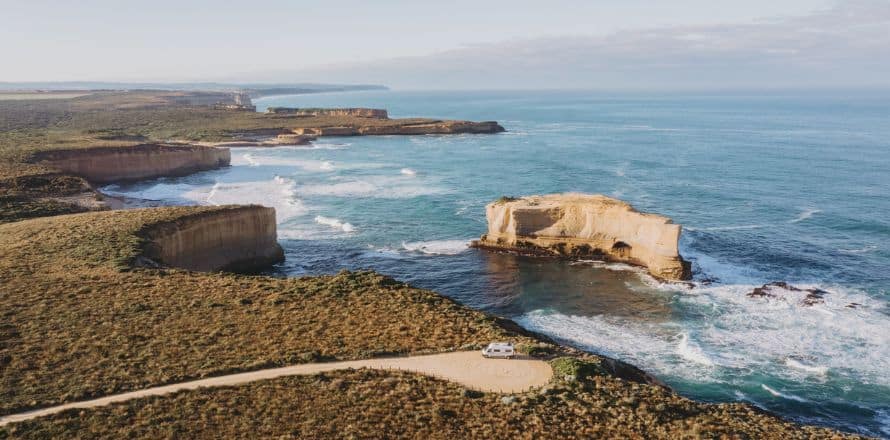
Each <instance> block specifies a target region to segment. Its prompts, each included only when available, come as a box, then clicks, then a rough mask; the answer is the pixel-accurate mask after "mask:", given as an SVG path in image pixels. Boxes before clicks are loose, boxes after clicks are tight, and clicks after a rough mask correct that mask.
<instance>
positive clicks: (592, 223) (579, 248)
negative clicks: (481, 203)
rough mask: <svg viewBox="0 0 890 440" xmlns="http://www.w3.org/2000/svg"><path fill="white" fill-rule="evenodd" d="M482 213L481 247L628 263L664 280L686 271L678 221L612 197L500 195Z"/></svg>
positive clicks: (683, 275)
mask: <svg viewBox="0 0 890 440" xmlns="http://www.w3.org/2000/svg"><path fill="white" fill-rule="evenodd" d="M485 215H486V217H487V219H488V233H486V234H485V235H483V236H482V239H481V240H479V241H478V242H476V245H477V246H479V247H482V248H494V249H503V250H511V251H516V252H519V253H524V254H532V255H555V256H563V257H572V258H598V259H603V260H606V261H615V262H623V263H630V264H634V265H639V266H643V267H646V268H648V269H649V272H650V273H651V274H652V275H654V276H656V277H659V278H662V279H667V280H684V279H689V277H690V275H691V274H690V265H689V263H687V262H686V261H684V260H683V258H682V257H681V256H680V253H679V250H678V247H677V246H678V241H679V239H680V230H681V228H680V225H676V224H673V223H671V220H670V219H669V218H667V217H663V216H660V215H656V214H647V213H641V212H637V211H636V210H634V209H633V207H631V206H630V205H629V204H627V203H625V202H622V201H620V200H617V199H613V198H609V197H606V196H602V195H587V194H551V195H545V196H529V197H523V198H520V199H502V200H499V201H496V202H493V203H490V204H488V206H486V208H485Z"/></svg>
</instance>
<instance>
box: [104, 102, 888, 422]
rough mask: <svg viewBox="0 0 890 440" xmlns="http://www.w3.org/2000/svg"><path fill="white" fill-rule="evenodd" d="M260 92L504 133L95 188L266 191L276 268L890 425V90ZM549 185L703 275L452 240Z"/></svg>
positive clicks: (262, 198)
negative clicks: (672, 280)
mask: <svg viewBox="0 0 890 440" xmlns="http://www.w3.org/2000/svg"><path fill="white" fill-rule="evenodd" d="M257 104H258V107H260V109H261V110H262V109H263V108H264V107H266V106H273V105H291V106H373V107H384V108H388V109H389V110H390V114H391V115H392V116H393V117H399V116H417V115H423V116H433V117H443V118H461V119H475V120H485V119H497V120H498V121H500V122H501V123H502V125H504V126H505V127H506V128H507V130H508V132H507V133H504V134H500V135H479V136H472V135H459V136H411V137H396V136H393V137H356V138H324V139H321V140H319V141H318V142H317V143H316V144H315V145H314V146H311V147H296V146H294V147H279V148H274V149H270V148H239V149H233V150H232V162H233V166H232V167H230V168H227V169H224V170H218V171H211V172H206V173H200V174H197V175H193V176H188V177H185V178H177V179H161V180H158V181H153V182H146V183H141V184H137V185H129V186H111V187H107V188H106V189H105V190H106V191H109V192H112V193H120V194H122V195H126V196H130V197H140V198H145V199H152V200H159V201H162V202H164V203H201V204H226V203H261V204H264V205H268V206H274V207H275V208H276V209H277V214H278V221H279V238H280V239H281V242H282V244H283V246H284V247H285V250H286V253H287V261H286V262H285V263H284V264H283V265H281V266H280V267H278V268H276V273H278V274H287V275H296V274H320V273H332V272H336V271H338V270H340V269H341V268H351V269H359V268H370V269H375V270H377V271H380V272H382V273H386V274H389V275H392V276H395V277H396V278H399V279H401V280H404V281H408V282H410V283H412V284H414V285H417V286H422V287H427V288H431V289H434V290H436V291H439V292H441V293H443V294H446V295H449V296H451V297H453V298H456V299H458V300H460V301H462V302H463V303H465V304H468V305H470V306H472V307H477V308H481V309H484V310H487V311H490V312H492V313H496V314H499V315H503V316H507V317H510V318H512V319H515V320H516V321H517V322H519V323H520V324H522V325H523V326H525V327H528V328H530V329H534V330H537V331H541V332H543V333H546V334H548V335H551V336H553V337H556V338H558V339H560V340H563V341H565V342H567V343H570V344H573V345H576V346H579V347H582V348H585V349H588V350H591V351H595V352H600V353H605V354H608V355H611V356H615V357H618V358H621V359H624V360H627V361H629V362H632V363H634V364H636V365H638V366H640V367H642V368H644V369H646V370H648V371H650V372H652V373H654V374H656V375H657V376H658V377H660V378H661V379H663V380H664V381H665V382H667V383H668V384H670V385H671V386H673V387H674V388H675V389H677V390H678V391H679V392H681V393H683V394H685V395H688V396H691V397H694V398H698V399H704V400H713V401H733V400H743V401H747V402H751V403H754V404H756V405H759V406H762V407H764V408H767V409H769V410H772V411H775V412H777V413H780V414H784V415H786V416H789V417H793V418H795V419H797V420H800V421H804V422H808V423H819V424H826V425H830V426H835V427H839V428H842V429H846V430H854V431H858V432H862V433H866V434H870V435H875V436H890V373H888V371H890V308H888V292H890V271H888V270H887V268H888V267H890V220H888V219H890V198H888V194H890V177H888V176H890V174H888V173H887V171H886V170H887V169H888V167H890V122H888V121H890V95H887V94H883V95H881V94H855V95H845V94H836V95H827V94H825V95H804V94H797V95H795V94H782V95H779V94H774V95H772V96H730V95H725V96H715V95H711V96H671V95H664V96H644V95H627V96H618V97H616V96H606V95H597V94H592V93H586V92H532V93H530V92H497V93H494V92H472V93H469V92H449V93H445V92H436V93H430V92H360V93H347V94H323V95H322V94H320V95H305V96H289V97H271V98H266V99H262V100H259V101H258V102H257ZM562 191H582V192H599V193H604V194H607V195H612V196H615V197H619V198H622V199H624V200H627V201H629V202H631V203H632V204H634V206H636V207H637V208H639V209H641V210H647V211H654V212H658V213H661V214H664V215H668V216H670V217H672V218H673V219H674V220H675V221H676V222H677V223H680V224H682V225H684V228H685V229H684V233H683V238H682V240H681V249H682V251H683V254H684V255H685V256H686V257H687V258H688V259H690V260H692V261H693V263H694V271H695V278H696V280H697V281H698V284H699V285H698V286H696V287H694V288H689V287H685V286H681V285H675V284H660V283H658V282H656V281H654V280H652V279H651V278H649V277H648V276H646V275H645V274H644V273H643V272H642V271H640V270H638V269H635V268H632V267H628V266H623V265H602V264H599V263H595V262H579V263H569V262H564V261H555V260H540V259H532V258H523V257H515V256H510V255H502V254H492V253H486V252H481V251H477V250H471V249H467V248H466V243H467V242H468V241H469V240H470V239H473V238H476V237H478V236H479V235H480V234H482V233H483V232H484V230H485V219H484V205H485V203H487V202H488V201H491V200H493V199H496V198H497V197H500V196H502V195H523V194H534V193H549V192H562ZM706 280H707V281H709V282H704V281H706ZM778 280H784V281H789V282H791V283H793V284H795V285H798V286H801V287H819V288H822V289H825V290H827V291H829V292H830V293H829V294H828V295H826V297H825V303H824V304H818V305H815V306H803V305H801V304H800V300H801V299H802V297H803V295H804V294H805V293H800V292H787V295H785V296H784V297H783V298H778V299H764V298H749V297H747V296H746V295H745V294H746V293H747V292H749V291H750V290H751V289H752V288H753V287H755V286H759V285H761V284H763V283H766V282H769V281H778ZM850 303H857V304H860V305H859V306H857V307H855V308H849V307H847V306H848V305H849V304H850Z"/></svg>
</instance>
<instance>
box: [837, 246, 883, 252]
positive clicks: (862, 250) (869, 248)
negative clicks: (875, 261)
mask: <svg viewBox="0 0 890 440" xmlns="http://www.w3.org/2000/svg"><path fill="white" fill-rule="evenodd" d="M877 249H878V247H877V246H874V245H869V246H865V247H861V248H859V249H838V252H843V253H845V254H865V253H868V252H872V251H875V250H877Z"/></svg>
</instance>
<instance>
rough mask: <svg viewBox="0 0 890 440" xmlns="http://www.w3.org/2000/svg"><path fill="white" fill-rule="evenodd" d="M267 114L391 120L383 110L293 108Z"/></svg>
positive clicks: (282, 108)
mask: <svg viewBox="0 0 890 440" xmlns="http://www.w3.org/2000/svg"><path fill="white" fill-rule="evenodd" d="M266 113H269V114H274V115H292V116H305V117H315V116H354V117H359V118H374V119H389V114H388V113H387V112H386V110H384V109H382V108H293V107H269V108H268V109H266Z"/></svg>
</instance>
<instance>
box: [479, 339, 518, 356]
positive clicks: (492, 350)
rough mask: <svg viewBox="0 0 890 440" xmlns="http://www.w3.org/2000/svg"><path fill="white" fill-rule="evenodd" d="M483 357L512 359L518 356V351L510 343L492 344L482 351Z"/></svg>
mask: <svg viewBox="0 0 890 440" xmlns="http://www.w3.org/2000/svg"><path fill="white" fill-rule="evenodd" d="M482 356H485V357H487V358H488V357H499V358H507V359H512V358H513V356H516V350H515V349H513V344H511V343H509V342H492V343H491V344H488V347H485V348H483V349H482Z"/></svg>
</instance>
